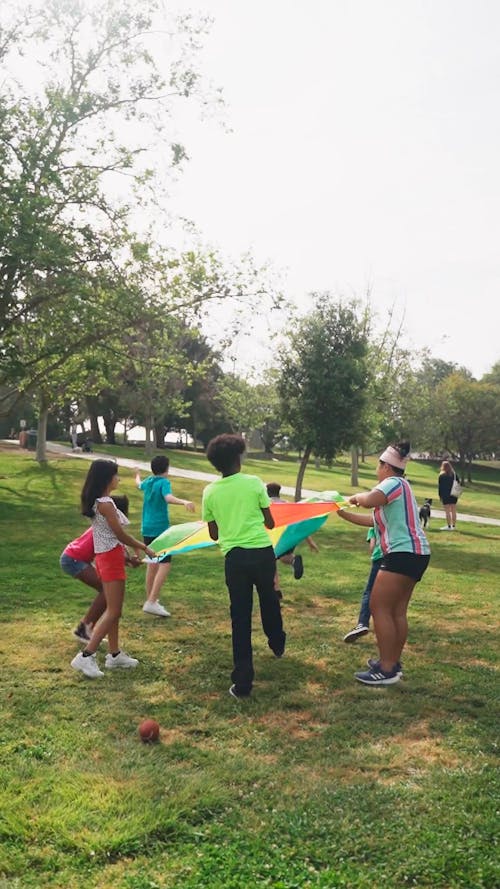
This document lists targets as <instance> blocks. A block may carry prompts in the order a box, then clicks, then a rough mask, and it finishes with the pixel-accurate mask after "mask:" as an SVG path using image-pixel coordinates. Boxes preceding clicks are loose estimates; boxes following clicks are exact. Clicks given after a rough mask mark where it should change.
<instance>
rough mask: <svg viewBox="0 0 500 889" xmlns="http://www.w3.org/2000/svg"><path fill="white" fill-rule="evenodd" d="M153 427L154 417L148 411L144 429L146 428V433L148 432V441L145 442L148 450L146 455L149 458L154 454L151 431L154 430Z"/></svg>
mask: <svg viewBox="0 0 500 889" xmlns="http://www.w3.org/2000/svg"><path fill="white" fill-rule="evenodd" d="M153 428H154V418H153V417H152V416H151V414H150V413H149V412H148V413H147V414H146V417H145V420H144V429H145V433H146V442H145V447H144V450H145V452H146V457H148V458H151V457H152V456H153V442H152V441H151V433H152V431H153Z"/></svg>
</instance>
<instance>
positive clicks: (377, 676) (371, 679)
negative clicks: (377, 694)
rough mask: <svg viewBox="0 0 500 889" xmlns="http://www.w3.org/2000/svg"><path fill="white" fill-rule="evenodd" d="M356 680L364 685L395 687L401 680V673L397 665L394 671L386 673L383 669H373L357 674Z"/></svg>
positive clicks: (355, 675)
mask: <svg viewBox="0 0 500 889" xmlns="http://www.w3.org/2000/svg"><path fill="white" fill-rule="evenodd" d="M354 678H355V679H357V680H358V682H362V683H363V685H394V683H395V682H399V680H400V679H401V673H400V672H399V670H398V669H397V664H396V666H395V667H393V669H392V670H389V671H387V672H386V671H385V670H382V668H381V667H378V668H377V667H372V668H371V669H370V670H367V671H366V672H363V673H355V674H354Z"/></svg>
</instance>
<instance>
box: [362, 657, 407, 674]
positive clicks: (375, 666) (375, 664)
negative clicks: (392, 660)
mask: <svg viewBox="0 0 500 889" xmlns="http://www.w3.org/2000/svg"><path fill="white" fill-rule="evenodd" d="M366 664H367V666H368V667H369V668H370V670H380V661H377V660H375V658H374V657H369V658H368V660H367V662H366ZM396 670H397V671H398V673H399V676H400V678H401V679H402V678H403V665H402V663H401V662H400V661H398V662H397V664H396Z"/></svg>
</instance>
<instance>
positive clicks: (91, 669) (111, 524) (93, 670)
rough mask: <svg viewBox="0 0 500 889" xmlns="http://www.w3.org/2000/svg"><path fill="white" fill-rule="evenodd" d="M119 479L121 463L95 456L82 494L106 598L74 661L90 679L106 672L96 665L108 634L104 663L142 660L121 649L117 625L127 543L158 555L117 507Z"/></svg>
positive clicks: (121, 664)
mask: <svg viewBox="0 0 500 889" xmlns="http://www.w3.org/2000/svg"><path fill="white" fill-rule="evenodd" d="M118 483H119V478H118V465H117V464H116V463H115V462H114V461H113V460H94V462H93V463H92V464H91V466H90V469H89V471H88V473H87V478H86V479H85V483H84V485H83V488H82V494H81V502H82V514H83V515H85V516H88V517H89V518H91V519H92V532H93V536H94V551H95V567H96V571H97V574H98V575H99V577H100V579H101V582H102V586H103V591H104V596H105V599H106V610H105V612H104V614H103V616H102V617H101V619H100V620H99V621H98V623H97V624H96V626H95V627H94V630H93V632H92V636H91V639H90V642H89V643H88V644H87V646H86V648H85V649H84V650H83V651H82V652H80V653H79V654H77V655H76V657H74V658H73V660H72V661H71V666H72V667H73V669H74V670H80V671H81V672H82V673H84V675H85V676H88V677H89V678H91V679H96V678H97V677H100V676H103V675H104V673H103V672H102V671H101V670H100V669H99V667H98V665H97V660H96V651H97V648H98V646H99V644H100V642H101V640H102V639H104V637H105V636H106V635H107V637H108V647H109V653H108V654H107V655H106V660H105V664H104V666H105V667H106V668H107V669H108V670H113V669H115V668H116V667H123V668H130V667H136V666H137V664H138V663H139V662H138V661H137V660H136V659H135V658H132V657H129V655H128V654H126V653H125V652H124V651H121V650H120V646H119V643H118V627H119V622H120V617H121V613H122V606H123V598H124V595H125V556H126V551H125V546H131V547H133V548H134V550H135V551H136V552H137V551H138V550H142V551H143V552H145V553H146V554H147V555H148V556H151V557H154V556H155V553H154V552H153V550H151V549H149V547H148V546H146V545H145V544H144V543H142V541H140V540H136V539H135V537H131V536H130V534H127V532H126V531H125V526H126V525H128V524H129V521H128V519H127V517H126V516H125V515H124V514H123V513H122V512H121V511H120V510H119V509H117V507H116V505H115V503H114V502H113V500H112V498H111V496H110V495H111V492H112V491H114V490H115V489H116V488H117V487H118Z"/></svg>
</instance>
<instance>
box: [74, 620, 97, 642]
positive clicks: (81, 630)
mask: <svg viewBox="0 0 500 889" xmlns="http://www.w3.org/2000/svg"><path fill="white" fill-rule="evenodd" d="M89 630H90V627H88V626H86V625H85V624H78V626H77V628H76V630H73V636H74V637H75V639H78V641H79V642H83V643H84V645H86V644H87V642H90V637H91V635H92V634H91V633H90V632H89Z"/></svg>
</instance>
